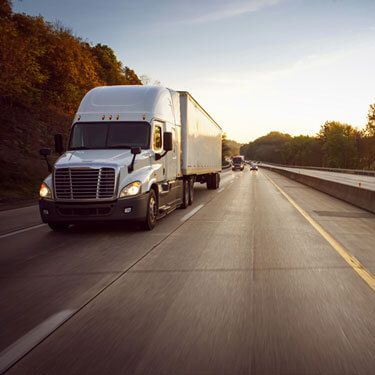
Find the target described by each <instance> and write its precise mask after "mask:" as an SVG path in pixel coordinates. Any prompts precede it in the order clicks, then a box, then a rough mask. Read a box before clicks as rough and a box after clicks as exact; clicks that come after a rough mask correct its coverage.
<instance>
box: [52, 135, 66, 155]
mask: <svg viewBox="0 0 375 375" xmlns="http://www.w3.org/2000/svg"><path fill="white" fill-rule="evenodd" d="M54 139H55V152H56V154H59V155H61V154H62V153H63V152H64V142H63V136H62V134H55V136H54Z"/></svg>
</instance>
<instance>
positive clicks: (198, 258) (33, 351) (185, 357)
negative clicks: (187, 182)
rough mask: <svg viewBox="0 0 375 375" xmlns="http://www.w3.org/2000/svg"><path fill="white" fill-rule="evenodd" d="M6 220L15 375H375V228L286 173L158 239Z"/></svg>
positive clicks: (4, 360)
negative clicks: (57, 229)
mask: <svg viewBox="0 0 375 375" xmlns="http://www.w3.org/2000/svg"><path fill="white" fill-rule="evenodd" d="M355 177H356V178H362V176H355ZM363 178H364V176H363ZM0 220H1V222H0V230H1V232H0V247H1V250H0V327H1V329H0V373H1V372H6V373H7V374H288V375H289V374H298V375H301V374H327V375H328V374H329V375H333V374H340V375H343V374H372V373H374V369H375V319H374V312H375V279H374V276H373V275H374V274H375V248H374V243H375V215H373V214H371V213H369V212H366V211H363V210H361V209H359V208H356V207H353V206H351V205H349V204H347V203H345V202H342V201H340V200H338V199H335V198H333V197H331V196H328V195H326V194H324V193H321V192H319V191H316V190H314V189H312V188H310V187H308V186H305V185H301V184H299V183H297V182H294V181H292V180H289V179H287V178H286V177H284V176H281V175H279V174H277V173H274V172H271V171H268V170H265V169H260V170H259V171H258V172H250V171H249V169H248V167H246V169H245V171H243V172H232V171H227V172H225V173H223V175H222V183H221V187H220V189H219V190H216V191H212V190H207V189H206V188H205V187H204V186H203V185H202V186H200V185H198V184H197V185H196V194H195V202H194V204H193V205H192V206H191V207H189V208H188V209H186V210H176V211H175V212H173V213H172V214H170V215H168V216H167V217H166V218H164V219H162V220H160V221H159V222H158V224H157V226H156V228H155V229H154V230H153V231H152V232H142V231H139V230H138V229H137V228H136V227H129V226H127V227H125V226H123V225H116V226H114V225H107V226H98V225H91V226H89V227H77V228H75V227H73V228H71V229H70V230H69V231H68V232H67V233H54V232H52V231H50V229H49V228H48V227H47V226H46V225H43V224H41V222H40V219H39V217H38V212H37V208H36V207H35V206H31V207H27V208H20V209H17V210H11V211H3V212H1V213H0Z"/></svg>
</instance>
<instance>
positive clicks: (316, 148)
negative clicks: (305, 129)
mask: <svg viewBox="0 0 375 375" xmlns="http://www.w3.org/2000/svg"><path fill="white" fill-rule="evenodd" d="M283 153H284V155H285V160H286V163H287V164H291V165H302V166H303V165H306V166H321V165H322V147H321V143H320V142H319V140H318V139H317V138H315V137H310V136H307V135H299V136H297V137H293V138H292V139H290V140H289V141H288V142H287V143H285V145H284V149H283Z"/></svg>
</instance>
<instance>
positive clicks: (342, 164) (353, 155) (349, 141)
mask: <svg viewBox="0 0 375 375" xmlns="http://www.w3.org/2000/svg"><path fill="white" fill-rule="evenodd" d="M358 137H360V134H359V132H358V131H357V130H356V129H354V128H353V127H352V126H351V125H348V124H341V123H340V122H338V121H327V122H326V123H325V124H324V125H322V127H321V128H320V131H319V133H318V139H319V140H320V141H321V142H322V150H323V164H324V166H327V167H334V168H355V167H356V166H357V160H358V150H357V138H358Z"/></svg>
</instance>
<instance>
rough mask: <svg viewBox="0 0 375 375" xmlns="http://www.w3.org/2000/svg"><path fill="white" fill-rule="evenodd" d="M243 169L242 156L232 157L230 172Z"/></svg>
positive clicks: (243, 161)
mask: <svg viewBox="0 0 375 375" xmlns="http://www.w3.org/2000/svg"><path fill="white" fill-rule="evenodd" d="M244 168H245V158H244V157H243V156H242V155H238V156H233V158H232V171H235V170H237V169H240V170H241V171H243V170H244Z"/></svg>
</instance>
